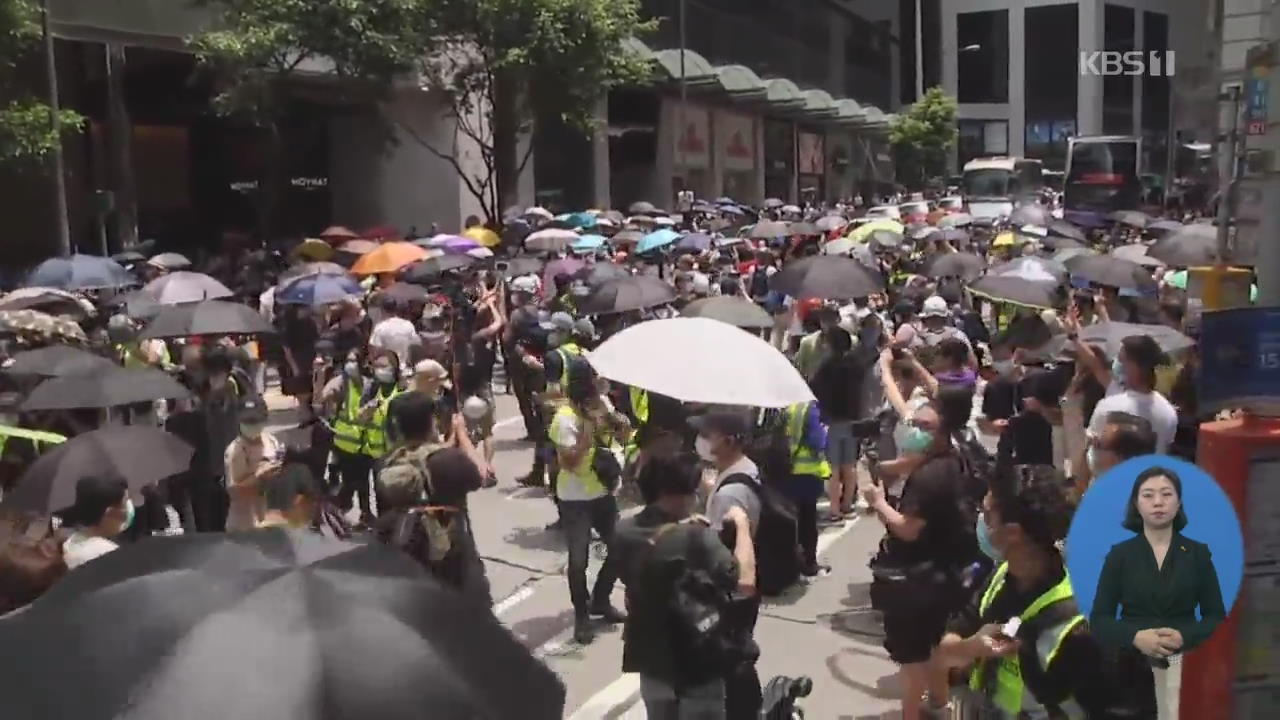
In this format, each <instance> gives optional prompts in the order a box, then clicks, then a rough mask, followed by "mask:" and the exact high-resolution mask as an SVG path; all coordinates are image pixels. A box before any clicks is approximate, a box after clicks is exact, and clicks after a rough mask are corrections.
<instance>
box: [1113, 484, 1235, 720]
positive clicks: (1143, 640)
mask: <svg viewBox="0 0 1280 720" xmlns="http://www.w3.org/2000/svg"><path fill="white" fill-rule="evenodd" d="M1186 525H1187V516H1186V513H1185V512H1184V511H1183V508H1182V480H1181V479H1180V478H1179V477H1178V476H1177V474H1176V473H1174V472H1173V471H1172V470H1168V469H1166V468H1161V467H1152V468H1149V469H1147V470H1144V471H1143V472H1142V473H1140V474H1139V475H1138V477H1137V479H1136V480H1135V481H1134V483H1133V492H1132V493H1131V494H1130V496H1129V504H1128V506H1127V508H1126V511H1125V518H1124V528H1125V529H1126V530H1129V531H1132V532H1134V533H1136V535H1135V536H1134V537H1133V538H1132V539H1130V540H1126V541H1124V542H1122V543H1119V544H1117V545H1113V546H1112V547H1111V550H1110V552H1108V553H1107V558H1106V561H1105V562H1104V563H1103V566H1102V574H1101V575H1100V576H1099V577H1098V590H1097V594H1096V596H1095V599H1094V601H1093V610H1092V612H1091V614H1090V615H1089V624H1090V625H1091V626H1092V627H1093V630H1094V632H1095V633H1096V634H1097V635H1098V637H1100V638H1101V639H1102V640H1103V641H1104V642H1107V643H1109V644H1111V645H1113V646H1116V647H1128V646H1132V647H1134V648H1137V650H1139V651H1140V652H1141V653H1142V654H1143V655H1145V656H1146V657H1147V658H1148V659H1149V661H1150V662H1151V665H1152V666H1153V667H1154V668H1155V683H1156V687H1155V690H1156V703H1157V707H1158V712H1159V717H1160V720H1165V718H1175V719H1176V718H1177V717H1178V692H1179V689H1180V687H1181V671H1182V661H1181V654H1182V653H1183V652H1186V651H1187V650H1190V649H1192V648H1194V647H1195V646H1196V645H1199V644H1200V643H1201V642H1203V641H1204V640H1205V639H1206V638H1208V637H1209V635H1210V634H1212V633H1213V631H1214V630H1215V629H1216V628H1217V627H1218V624H1219V623H1221V622H1222V620H1223V619H1224V618H1225V617H1226V609H1225V608H1224V607H1223V602H1222V590H1221V589H1220V588H1219V587H1218V573H1217V571H1215V570H1214V567H1213V560H1212V558H1211V557H1210V554H1209V546H1208V545H1205V544H1204V543H1199V542H1196V541H1195V540H1191V539H1188V538H1186V537H1184V536H1183V535H1182V534H1181V531H1182V528H1184V527H1186ZM1197 608H1198V609H1199V611H1200V617H1199V619H1197V618H1196V609H1197ZM1117 610H1119V613H1118V614H1119V617H1118V618H1117Z"/></svg>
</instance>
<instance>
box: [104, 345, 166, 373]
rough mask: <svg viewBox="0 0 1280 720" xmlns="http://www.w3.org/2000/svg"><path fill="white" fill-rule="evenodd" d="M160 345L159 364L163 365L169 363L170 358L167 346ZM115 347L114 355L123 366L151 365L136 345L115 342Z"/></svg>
mask: <svg viewBox="0 0 1280 720" xmlns="http://www.w3.org/2000/svg"><path fill="white" fill-rule="evenodd" d="M161 347H162V348H163V349H162V350H161V351H160V366H161V367H165V366H168V365H169V364H170V359H171V358H170V356H169V346H168V345H162V346H161ZM115 349H116V356H117V357H119V358H120V362H121V363H123V364H124V366H125V367H127V368H130V369H133V368H145V367H151V363H149V362H147V358H146V356H145V355H143V354H142V350H141V349H140V348H139V347H138V346H137V345H132V344H128V343H116V348H115Z"/></svg>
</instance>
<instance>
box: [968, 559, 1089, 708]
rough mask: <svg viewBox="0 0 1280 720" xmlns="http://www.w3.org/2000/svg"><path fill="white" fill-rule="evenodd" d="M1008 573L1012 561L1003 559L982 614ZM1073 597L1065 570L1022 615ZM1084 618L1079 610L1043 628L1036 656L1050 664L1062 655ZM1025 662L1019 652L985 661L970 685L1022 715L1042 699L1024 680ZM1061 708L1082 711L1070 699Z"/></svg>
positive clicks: (980, 608)
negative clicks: (990, 675) (991, 672)
mask: <svg viewBox="0 0 1280 720" xmlns="http://www.w3.org/2000/svg"><path fill="white" fill-rule="evenodd" d="M1008 573H1009V564H1008V563H1001V564H1000V567H998V568H996V571H995V572H994V573H992V576H991V580H990V582H989V583H988V584H987V589H986V590H985V591H984V592H983V593H982V600H981V602H980V603H979V604H978V614H979V615H985V614H986V612H987V610H988V609H990V607H991V604H992V603H993V602H994V601H995V598H996V595H998V594H999V593H1000V590H1001V588H1003V587H1004V581H1005V577H1006V576H1007V575H1008ZM1073 597H1074V595H1073V593H1072V591H1071V578H1070V576H1068V575H1066V574H1064V575H1063V577H1062V580H1060V581H1058V583H1057V584H1056V585H1054V586H1053V587H1051V588H1049V589H1048V590H1047V591H1045V592H1044V594H1042V595H1040V596H1039V597H1037V598H1036V599H1035V600H1034V601H1033V602H1032V603H1031V605H1029V606H1028V607H1027V609H1026V610H1024V611H1022V612H1021V613H1019V615H1018V617H1019V618H1020V619H1021V620H1022V622H1023V623H1027V622H1030V621H1031V620H1032V619H1033V618H1035V617H1036V616H1037V615H1039V614H1040V613H1041V612H1043V611H1044V609H1045V608H1047V607H1049V606H1050V605H1053V604H1055V603H1059V602H1065V601H1068V600H1071V599H1072V598H1073ZM1082 622H1084V616H1083V615H1079V614H1076V615H1074V616H1072V617H1070V618H1067V619H1066V620H1064V621H1062V622H1060V623H1057V624H1055V625H1053V626H1052V627H1049V628H1045V629H1044V630H1042V631H1041V632H1040V635H1039V636H1038V637H1037V638H1036V640H1035V647H1036V658H1037V660H1038V661H1039V662H1040V667H1042V668H1048V667H1049V664H1050V663H1051V662H1053V659H1054V658H1055V657H1057V655H1058V651H1059V650H1060V649H1061V648H1062V642H1063V640H1065V639H1066V637H1067V633H1069V632H1071V631H1072V630H1073V629H1075V628H1076V627H1077V626H1079V625H1080V624H1081V623H1082ZM1021 663H1022V661H1021V658H1020V657H1019V656H1018V655H1016V654H1015V655H1011V656H1009V657H1003V658H997V659H995V660H992V661H987V662H981V663H979V664H978V665H977V666H976V667H974V669H973V671H972V672H970V674H969V687H970V688H971V689H972V690H974V691H976V692H979V693H982V694H984V695H986V696H987V697H989V698H990V699H991V701H992V702H994V704H995V706H996V708H997V709H998V710H999V711H1001V713H1003V714H1004V715H1006V716H1007V717H1011V718H1013V717H1018V716H1019V714H1020V713H1023V712H1027V711H1029V710H1031V709H1033V708H1037V707H1040V703H1039V702H1038V701H1037V700H1036V699H1035V697H1034V696H1033V695H1032V694H1031V692H1030V691H1029V690H1028V688H1027V686H1026V683H1025V682H1023V680H1022V667H1021ZM992 664H994V668H991V669H993V670H994V671H995V682H994V687H991V684H990V683H988V682H987V678H986V675H987V671H988V668H989V667H990V666H991V665H992ZM1060 709H1061V710H1062V711H1063V712H1064V713H1066V714H1067V716H1068V717H1072V718H1074V717H1080V716H1081V715H1080V714H1079V706H1078V705H1077V704H1076V703H1075V702H1074V701H1072V700H1070V699H1068V700H1067V701H1066V702H1064V703H1062V705H1061V706H1060Z"/></svg>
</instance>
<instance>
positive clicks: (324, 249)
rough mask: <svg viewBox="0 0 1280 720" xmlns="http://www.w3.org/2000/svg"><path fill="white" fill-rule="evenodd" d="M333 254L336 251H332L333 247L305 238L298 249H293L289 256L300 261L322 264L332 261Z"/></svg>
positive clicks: (319, 240) (320, 241)
mask: <svg viewBox="0 0 1280 720" xmlns="http://www.w3.org/2000/svg"><path fill="white" fill-rule="evenodd" d="M335 252H337V251H335V250H334V249H333V246H332V245H330V244H329V243H327V242H325V241H324V240H321V239H319V238H307V239H306V240H303V241H302V243H301V244H300V245H298V247H296V248H294V249H293V251H292V253H291V254H292V255H293V256H294V257H295V258H298V259H300V260H311V261H314V262H324V261H326V260H332V259H333V256H334V253H335Z"/></svg>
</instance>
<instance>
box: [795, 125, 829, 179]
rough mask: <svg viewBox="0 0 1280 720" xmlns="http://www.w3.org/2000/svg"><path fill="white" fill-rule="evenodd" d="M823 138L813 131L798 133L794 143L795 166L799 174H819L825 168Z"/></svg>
mask: <svg viewBox="0 0 1280 720" xmlns="http://www.w3.org/2000/svg"><path fill="white" fill-rule="evenodd" d="M824 140H825V138H823V136H821V135H817V134H814V133H806V132H802V133H800V138H799V141H798V142H797V143H796V167H797V169H798V170H799V172H800V174H801V175H821V174H823V172H824V171H825V170H826V166H827V153H826V149H825V143H824Z"/></svg>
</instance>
